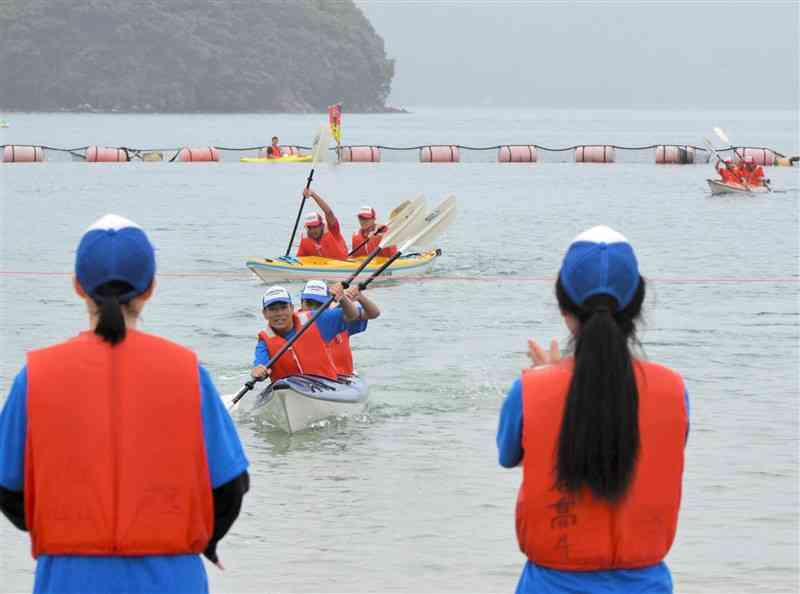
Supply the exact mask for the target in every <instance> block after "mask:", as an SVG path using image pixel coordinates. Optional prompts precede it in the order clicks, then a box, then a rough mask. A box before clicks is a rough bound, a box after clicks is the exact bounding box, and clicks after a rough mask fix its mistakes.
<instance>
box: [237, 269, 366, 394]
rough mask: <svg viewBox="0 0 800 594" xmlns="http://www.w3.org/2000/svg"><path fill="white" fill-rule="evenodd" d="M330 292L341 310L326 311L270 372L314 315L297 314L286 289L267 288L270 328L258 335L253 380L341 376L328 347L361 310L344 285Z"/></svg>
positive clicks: (266, 316) (264, 303)
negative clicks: (280, 353)
mask: <svg viewBox="0 0 800 594" xmlns="http://www.w3.org/2000/svg"><path fill="white" fill-rule="evenodd" d="M331 293H332V294H333V295H334V296H335V297H336V300H337V301H338V303H339V307H335V308H331V309H327V310H325V311H324V312H323V313H322V314H321V315H320V316H319V318H317V320H316V322H314V325H313V326H312V327H311V328H309V329H308V330H306V332H305V333H304V334H303V335H302V336H301V337H300V338H299V339H298V340H297V342H295V343H294V344H293V345H292V346H291V347H290V348H289V350H288V351H286V352H285V353H284V354H283V355H281V357H280V359H278V360H277V361H276V362H275V363H274V364H273V365H272V369H268V368H267V363H268V362H269V360H270V358H271V357H272V356H273V355H275V353H277V352H278V350H280V349H281V348H282V347H283V345H285V344H286V342H288V341H289V340H291V339H292V338H293V337H294V335H295V334H296V333H297V332H298V331H299V330H300V328H302V327H303V325H305V324H306V323H307V322H308V321H309V320H310V319H311V317H312V315H313V314H312V313H310V312H307V311H300V312H296V311H295V310H294V305H293V304H292V296H291V295H289V291H287V290H286V289H285V288H284V287H281V286H278V285H273V286H271V287H270V288H268V289H267V291H266V292H265V293H264V296H263V297H262V298H261V310H262V313H263V315H264V319H265V320H266V321H267V328H266V329H265V330H262V331H261V332H259V333H258V342H257V343H256V351H255V359H254V361H253V369H252V370H251V371H250V375H251V376H252V377H253V378H254V379H259V380H260V379H265V378H266V377H267V376H269V377H270V379H271V381H273V382H274V381H277V380H279V379H283V378H285V377H288V376H290V375H316V376H319V377H324V378H327V379H331V380H335V379H336V378H337V377H338V375H339V374H338V373H337V371H336V365H335V364H334V362H333V359H332V358H331V354H330V350H329V349H328V344H329V343H330V342H331V341H332V340H334V339H335V338H336V336H337V335H338V334H340V333H341V332H344V331H345V330H347V323H348V322H352V321H354V320H356V319H357V318H358V316H359V311H358V309H357V308H356V305H355V304H354V303H353V302H352V301H350V299H349V298H348V296H347V295H346V294H345V291H344V289H343V288H342V285H340V284H338V283H337V284H336V285H333V286H332V287H331Z"/></svg>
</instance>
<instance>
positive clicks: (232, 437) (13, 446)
mask: <svg viewBox="0 0 800 594" xmlns="http://www.w3.org/2000/svg"><path fill="white" fill-rule="evenodd" d="M198 373H199V375H200V391H201V404H200V407H201V414H202V417H203V436H204V438H205V448H206V456H207V458H208V469H209V473H210V475H211V487H212V488H214V489H216V488H217V487H219V486H221V485H224V484H225V483H227V482H229V481H231V480H232V479H234V478H236V477H237V476H239V475H240V474H242V473H243V472H244V471H245V470H246V469H247V466H248V461H247V458H246V457H245V455H244V450H243V449H242V444H241V442H240V441H239V436H238V435H237V433H236V428H235V427H234V425H233V421H232V420H231V417H230V415H229V414H228V411H227V410H226V409H225V406H224V404H223V402H222V399H221V398H220V396H219V393H218V392H217V389H216V387H215V386H214V383H213V382H212V381H211V377H210V376H209V375H208V372H207V371H206V370H205V369H204V368H203V367H202V366H198ZM27 392H28V374H27V368H26V367H23V368H22V371H20V372H19V373H18V374H17V377H16V378H15V379H14V384H13V385H12V386H11V392H10V393H9V395H8V398H7V399H6V402H5V405H4V406H3V410H2V412H0V451H2V452H3V455H2V456H0V486H2V487H4V488H6V489H8V490H10V491H22V490H23V485H24V480H25V479H24V472H25V435H26V432H27ZM33 591H34V593H35V594H39V593H42V594H44V593H52V594H56V593H58V594H85V593H92V592H104V593H116V592H119V593H122V592H125V593H126V594H128V593H130V594H133V593H138V592H142V593H144V592H148V593H152V592H159V593H162V592H163V593H173V592H174V593H178V592H181V593H185V592H208V579H207V577H206V571H205V567H204V566H203V561H202V559H200V556H199V555H150V556H146V557H97V556H83V555H40V556H39V557H38V559H37V563H36V579H35V583H34V590H33Z"/></svg>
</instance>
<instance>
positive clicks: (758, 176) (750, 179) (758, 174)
mask: <svg viewBox="0 0 800 594" xmlns="http://www.w3.org/2000/svg"><path fill="white" fill-rule="evenodd" d="M747 183H748V184H750V185H751V186H761V185H763V184H764V170H763V169H762V168H761V166H760V165H758V166H756V167H754V168H753V169H752V170H751V171H749V172H748V176H747Z"/></svg>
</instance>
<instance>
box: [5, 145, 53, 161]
mask: <svg viewBox="0 0 800 594" xmlns="http://www.w3.org/2000/svg"><path fill="white" fill-rule="evenodd" d="M42 161H44V149H43V148H42V147H40V146H20V145H14V144H9V145H6V146H5V148H4V149H3V163H41V162H42Z"/></svg>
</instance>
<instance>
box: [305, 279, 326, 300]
mask: <svg viewBox="0 0 800 594" xmlns="http://www.w3.org/2000/svg"><path fill="white" fill-rule="evenodd" d="M300 298H301V299H308V300H309V301H316V302H317V303H325V302H326V301H327V300H328V284H327V283H326V282H325V281H321V280H310V281H308V282H307V283H306V286H305V287H303V292H302V293H300Z"/></svg>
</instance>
